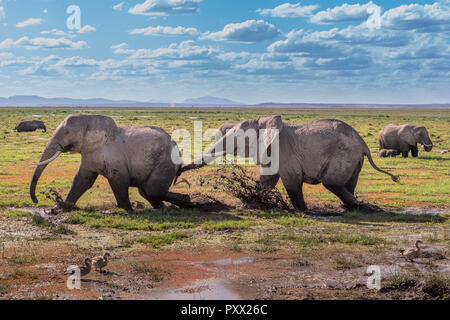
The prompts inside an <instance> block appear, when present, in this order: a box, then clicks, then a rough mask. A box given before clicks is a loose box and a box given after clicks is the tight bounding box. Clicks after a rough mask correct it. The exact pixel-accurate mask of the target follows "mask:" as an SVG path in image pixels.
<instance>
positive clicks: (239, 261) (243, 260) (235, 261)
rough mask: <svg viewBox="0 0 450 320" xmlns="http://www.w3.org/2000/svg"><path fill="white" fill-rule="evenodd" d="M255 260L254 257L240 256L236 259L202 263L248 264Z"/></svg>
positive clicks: (211, 264) (217, 264)
mask: <svg viewBox="0 0 450 320" xmlns="http://www.w3.org/2000/svg"><path fill="white" fill-rule="evenodd" d="M253 262H255V258H253V257H242V258H238V259H232V258H228V259H220V260H216V261H212V262H203V263H202V264H203V265H209V266H230V265H240V264H248V263H253Z"/></svg>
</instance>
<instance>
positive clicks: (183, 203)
mask: <svg viewBox="0 0 450 320" xmlns="http://www.w3.org/2000/svg"><path fill="white" fill-rule="evenodd" d="M164 201H167V202H170V203H172V204H174V205H176V206H177V207H180V208H183V209H192V208H193V207H194V206H193V204H192V202H191V197H190V196H188V195H186V194H180V193H174V192H168V193H167V195H166V197H165V198H164Z"/></svg>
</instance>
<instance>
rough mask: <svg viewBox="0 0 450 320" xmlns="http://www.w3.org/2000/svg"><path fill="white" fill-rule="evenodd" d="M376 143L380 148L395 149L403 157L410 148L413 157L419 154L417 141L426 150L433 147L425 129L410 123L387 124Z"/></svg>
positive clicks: (405, 156)
mask: <svg viewBox="0 0 450 320" xmlns="http://www.w3.org/2000/svg"><path fill="white" fill-rule="evenodd" d="M378 143H379V144H380V150H382V149H395V150H398V151H399V152H400V153H401V154H402V156H403V157H404V158H407V157H408V153H409V151H410V150H411V155H412V156H413V157H414V158H415V157H417V156H418V155H419V150H418V148H417V144H418V143H420V144H422V145H423V147H424V149H425V151H427V152H430V151H431V149H433V142H431V139H430V136H429V135H428V131H427V129H425V127H423V126H416V125H414V124H411V123H409V124H404V125H399V124H396V123H391V124H388V125H387V126H385V127H384V128H383V130H381V131H380V134H379V135H378Z"/></svg>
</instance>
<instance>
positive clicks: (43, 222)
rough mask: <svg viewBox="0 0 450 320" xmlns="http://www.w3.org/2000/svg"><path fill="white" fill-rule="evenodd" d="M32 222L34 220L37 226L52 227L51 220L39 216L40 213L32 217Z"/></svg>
mask: <svg viewBox="0 0 450 320" xmlns="http://www.w3.org/2000/svg"><path fill="white" fill-rule="evenodd" d="M31 222H32V223H33V224H34V225H35V226H38V227H50V226H51V224H50V222H48V221H47V220H45V219H44V218H42V217H41V216H39V215H34V216H33V217H32V218H31Z"/></svg>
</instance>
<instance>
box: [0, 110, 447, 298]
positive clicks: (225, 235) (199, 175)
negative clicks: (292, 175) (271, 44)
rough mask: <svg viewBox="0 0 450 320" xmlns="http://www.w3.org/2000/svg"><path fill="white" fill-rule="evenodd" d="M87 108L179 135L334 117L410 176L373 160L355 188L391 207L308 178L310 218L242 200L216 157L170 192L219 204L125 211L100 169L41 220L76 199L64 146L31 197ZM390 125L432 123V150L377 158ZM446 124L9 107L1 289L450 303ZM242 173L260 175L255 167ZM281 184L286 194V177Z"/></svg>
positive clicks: (3, 145)
mask: <svg viewBox="0 0 450 320" xmlns="http://www.w3.org/2000/svg"><path fill="white" fill-rule="evenodd" d="M80 112H86V113H97V114H104V115H107V116H110V117H112V118H113V119H114V120H115V121H116V122H117V123H118V124H119V125H122V126H130V125H133V126H138V125H156V126H160V127H162V128H164V129H165V130H166V131H167V132H169V133H172V132H173V131H174V130H175V129H178V128H185V129H188V130H189V131H190V132H191V133H193V125H194V121H203V130H206V129H208V128H217V127H218V126H219V125H220V124H221V123H223V122H224V121H239V120H243V119H248V118H257V117H260V116H267V115H273V114H281V115H282V116H283V119H284V121H286V122H290V123H293V124H302V123H307V122H310V121H314V120H317V119H321V118H337V119H340V120H343V121H345V122H347V123H348V124H350V125H351V126H353V127H354V128H355V129H356V130H357V131H358V132H359V133H360V134H361V136H362V137H363V138H364V139H365V141H366V142H367V144H368V145H369V147H370V148H371V150H372V153H373V155H374V159H375V162H376V163H377V164H378V165H379V166H380V167H381V168H383V169H387V170H389V171H390V172H392V173H394V174H396V175H400V176H401V184H395V183H393V182H392V181H391V180H390V179H389V178H388V177H387V176H385V175H383V174H380V173H378V172H376V171H375V170H373V169H372V168H371V167H370V165H369V164H368V162H367V161H366V162H365V164H364V168H363V171H362V173H361V176H360V180H359V183H358V187H357V195H358V197H359V199H360V200H362V201H364V202H369V203H373V204H376V205H378V206H380V207H382V208H383V209H384V210H385V211H386V212H384V213H374V214H365V213H362V212H346V211H344V210H343V209H341V208H340V203H339V201H338V199H337V198H336V197H335V196H334V195H332V194H331V193H329V192H328V191H326V190H325V189H324V188H323V186H321V185H317V186H311V185H305V187H304V191H305V199H306V202H307V203H308V204H309V206H310V207H311V208H312V209H313V211H314V212H316V213H317V214H316V215H307V216H305V215H302V214H300V213H296V212H293V211H291V210H281V209H270V210H269V209H267V210H263V209H246V208H243V207H242V204H241V203H240V201H239V200H238V199H236V198H234V197H232V196H231V195H230V193H229V192H226V191H225V190H224V189H223V187H222V186H221V185H220V184H217V183H211V178H212V177H215V176H216V175H217V172H216V171H217V169H218V167H217V166H209V167H205V168H203V169H201V170H198V171H191V172H189V173H186V174H185V175H183V178H184V179H186V180H187V181H189V183H190V187H189V186H188V184H186V183H181V184H178V185H177V186H175V187H173V190H174V191H176V192H180V193H185V194H190V195H192V197H193V198H194V199H203V200H205V199H206V200H208V198H207V197H205V196H209V197H213V198H214V199H216V200H218V201H219V202H220V204H219V203H213V204H211V205H209V206H204V205H200V204H199V206H198V207H196V208H193V209H190V210H186V209H178V208H173V207H167V208H164V209H160V210H154V209H152V208H151V207H150V206H149V204H148V203H146V201H145V200H144V199H142V198H141V197H140V196H139V194H138V192H137V191H136V190H133V189H131V192H130V194H131V199H132V202H133V204H134V206H135V207H136V208H137V209H136V211H135V212H134V213H126V212H124V211H122V210H118V209H116V208H115V201H114V197H113V195H112V192H111V190H110V189H109V186H108V184H107V181H106V180H105V179H104V178H99V179H98V180H97V182H96V183H95V185H94V187H93V188H92V189H91V190H89V191H88V192H87V193H86V194H85V195H84V196H83V197H82V198H81V199H80V201H79V203H77V206H78V209H77V210H75V211H73V212H70V213H64V214H60V215H58V216H56V217H54V216H52V217H49V218H48V219H44V218H45V217H46V216H45V214H46V213H48V211H49V209H50V208H51V207H53V206H54V204H55V203H54V200H52V199H51V197H49V198H47V197H46V194H48V192H49V190H50V189H53V190H56V191H57V192H58V193H59V194H61V195H63V196H64V195H65V194H67V192H68V190H69V188H70V185H71V182H72V178H73V176H74V175H75V173H76V170H77V168H78V166H79V162H80V155H71V154H64V155H62V156H60V158H58V160H56V161H54V162H53V163H52V164H50V165H49V166H48V168H47V170H46V171H45V173H44V175H43V176H42V178H41V181H40V183H39V185H38V198H39V200H40V202H39V204H38V205H37V206H36V205H34V204H33V203H32V202H31V199H30V198H29V195H28V184H29V181H30V179H31V175H32V172H33V169H34V168H33V166H32V163H33V162H35V161H36V160H37V159H39V157H40V153H41V152H42V150H43V149H44V147H45V145H46V143H47V141H48V140H49V139H50V137H51V135H52V133H53V131H54V129H55V128H56V127H57V126H58V125H59V123H60V122H61V121H62V120H63V119H64V118H65V117H66V116H67V115H69V114H72V113H80ZM23 119H40V120H43V121H44V122H45V123H46V125H47V128H48V132H47V133H43V132H41V131H37V132H33V133H22V134H19V133H17V132H14V131H13V129H14V127H15V125H16V124H17V123H18V122H19V121H20V120H23ZM392 122H398V123H409V122H411V123H416V124H421V125H424V126H426V127H427V129H428V131H429V132H430V135H431V139H432V140H433V142H434V146H435V147H434V148H433V151H431V152H429V153H426V152H423V151H422V152H421V153H420V156H419V158H415V159H413V158H408V159H403V158H401V157H397V158H384V159H380V158H378V157H376V153H377V135H378V132H379V130H380V129H381V128H382V127H383V126H384V125H386V124H388V123H392ZM449 129H450V110H448V109H440V110H437V109H436V110H432V109H426V110H425V109H422V110H421V109H395V110H387V109H254V108H251V109H237V108H220V109H209V108H205V109H194V108H185V109H134V108H133V109H132V108H122V109H116V108H114V109H112V108H110V109H106V108H104V109H103V108H96V110H93V109H89V110H81V109H75V108H73V109H70V108H2V109H0V298H2V299H24V298H25V299H181V298H191V299H207V298H222V299H239V298H247V299H254V298H260V299H360V298H363V299H371V298H373V299H448V298H449V296H450V293H449V272H450V263H449V260H448V257H449V255H448V250H449V247H450V195H449V191H450V171H449V164H450V153H443V152H442V151H443V150H448V149H450V130H449ZM206 145H207V143H206V142H205V146H206ZM244 168H245V170H246V171H247V173H248V174H249V175H253V176H254V175H256V167H255V166H253V165H251V164H247V165H244ZM278 190H279V191H280V193H281V194H282V195H283V196H284V197H285V196H286V195H285V190H284V188H283V186H282V185H281V184H280V185H278ZM203 200H202V201H203ZM199 201H200V200H199ZM208 201H210V200H208ZM39 214H40V215H39ZM41 216H44V218H42V217H41ZM417 239H421V240H422V241H423V243H424V245H423V248H424V250H423V254H422V255H421V257H420V258H418V259H417V260H416V261H415V262H407V261H405V260H404V259H403V258H402V257H401V256H400V254H399V253H398V251H399V250H400V249H404V248H412V247H413V245H414V242H415V240H417ZM106 251H108V252H110V253H111V255H112V259H111V262H110V264H109V265H108V267H107V268H106V269H107V272H106V273H104V274H101V273H99V272H94V271H93V272H91V274H89V275H88V276H86V277H85V278H84V279H83V281H82V289H81V290H69V289H68V288H67V287H66V279H67V278H66V277H65V276H64V275H63V272H64V270H65V268H66V267H67V266H68V265H71V264H80V263H81V262H82V261H83V260H84V258H85V257H87V256H94V255H98V254H101V253H104V252H106ZM370 265H377V266H380V268H381V275H382V282H381V283H382V289H381V290H369V289H367V287H366V286H365V284H366V280H367V277H368V276H367V274H366V270H367V267H368V266H370Z"/></svg>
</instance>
